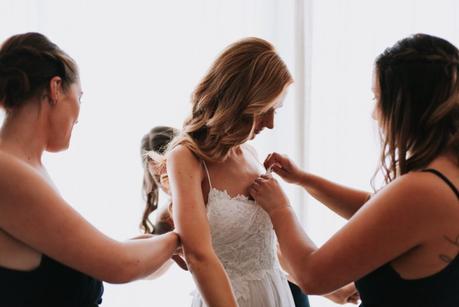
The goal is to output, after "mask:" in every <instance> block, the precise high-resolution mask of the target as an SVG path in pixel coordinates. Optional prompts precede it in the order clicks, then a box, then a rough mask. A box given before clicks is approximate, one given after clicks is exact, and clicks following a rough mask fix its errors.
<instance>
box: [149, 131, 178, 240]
mask: <svg viewBox="0 0 459 307" xmlns="http://www.w3.org/2000/svg"><path fill="white" fill-rule="evenodd" d="M177 134H178V130H177V129H175V128H172V127H165V126H158V127H154V128H153V129H151V130H150V132H149V133H147V134H146V135H145V136H144V137H143V138H142V142H141V146H140V151H141V157H142V165H143V169H144V177H143V193H144V198H145V210H144V212H143V215H142V221H141V223H140V227H141V229H142V230H143V231H144V232H145V233H154V232H155V226H154V224H153V223H152V222H151V221H150V219H149V217H150V214H151V213H153V211H155V210H156V209H157V208H158V201H159V184H160V178H159V176H157V175H155V176H152V174H151V173H150V170H149V163H161V161H154V160H153V158H152V157H151V155H149V153H153V154H155V155H158V156H162V155H163V154H164V152H165V151H166V149H167V146H168V145H169V143H170V142H171V141H172V139H173V138H174V137H175V136H176V135H177ZM162 164H164V163H162Z"/></svg>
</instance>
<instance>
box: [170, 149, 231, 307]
mask: <svg viewBox="0 0 459 307" xmlns="http://www.w3.org/2000/svg"><path fill="white" fill-rule="evenodd" d="M167 170H168V175H169V184H170V189H171V193H172V203H173V208H172V209H173V210H172V211H173V215H174V223H175V227H176V231H177V232H178V233H179V235H180V238H181V240H182V244H183V249H184V253H185V258H186V260H187V263H188V268H189V269H190V271H191V273H192V275H193V278H194V279H195V281H196V284H197V286H198V288H199V290H200V293H201V295H202V297H203V299H204V301H205V302H206V304H207V305H208V306H211V307H215V306H222V307H228V306H237V303H236V300H235V298H234V296H233V292H232V289H231V285H230V282H229V279H228V276H227V275H226V272H225V270H224V268H223V266H222V264H221V263H220V260H219V259H218V257H217V256H216V254H215V252H214V249H213V247H212V240H211V236H210V228H209V224H208V220H207V215H206V208H205V204H204V197H203V194H202V188H201V182H202V180H203V178H204V177H203V176H204V174H203V170H202V166H201V163H200V162H199V161H198V160H197V159H196V157H195V156H194V155H193V154H192V153H191V151H190V150H188V149H187V148H186V147H184V146H178V147H176V148H175V149H174V150H172V152H170V154H169V155H168V158H167Z"/></svg>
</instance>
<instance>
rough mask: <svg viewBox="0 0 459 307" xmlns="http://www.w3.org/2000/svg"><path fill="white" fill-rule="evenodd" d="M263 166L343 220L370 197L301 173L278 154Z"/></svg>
mask: <svg viewBox="0 0 459 307" xmlns="http://www.w3.org/2000/svg"><path fill="white" fill-rule="evenodd" d="M264 165H265V168H266V169H268V168H269V167H270V166H271V165H272V170H273V171H274V172H275V173H277V174H278V175H279V176H281V177H282V178H283V179H284V180H285V181H287V182H290V183H295V184H298V185H300V186H302V187H303V188H304V189H306V191H308V193H309V194H311V195H312V196H313V197H314V198H315V199H317V200H318V201H319V202H321V203H322V204H324V205H325V206H327V207H328V208H329V209H331V210H332V211H334V212H335V213H337V214H339V215H340V216H342V217H343V218H345V219H350V218H351V217H352V216H353V215H354V213H356V212H357V211H358V210H359V209H360V208H361V207H362V206H363V204H365V203H366V202H367V201H368V199H369V198H370V195H371V194H370V193H369V192H365V191H360V190H356V189H352V188H348V187H345V186H342V185H339V184H336V183H334V182H331V181H328V180H326V179H324V178H321V177H319V176H315V175H312V174H310V173H306V172H303V171H302V170H300V169H299V168H298V167H297V166H296V165H295V164H294V163H293V162H292V161H291V160H290V159H288V158H287V157H286V156H282V155H280V154H278V153H272V154H270V155H269V156H268V157H267V159H266V161H265V162H264Z"/></svg>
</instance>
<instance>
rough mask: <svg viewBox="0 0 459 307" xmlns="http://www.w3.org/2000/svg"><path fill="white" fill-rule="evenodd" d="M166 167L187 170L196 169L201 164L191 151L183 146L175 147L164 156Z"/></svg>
mask: <svg viewBox="0 0 459 307" xmlns="http://www.w3.org/2000/svg"><path fill="white" fill-rule="evenodd" d="M166 160H167V165H168V167H170V166H174V167H180V168H187V169H197V168H200V167H201V162H200V161H199V159H198V158H197V157H196V155H195V154H194V153H193V151H192V150H191V149H190V148H188V147H187V146H185V145H182V144H180V145H177V146H176V147H174V148H173V149H172V150H171V151H169V152H168V153H167V155H166Z"/></svg>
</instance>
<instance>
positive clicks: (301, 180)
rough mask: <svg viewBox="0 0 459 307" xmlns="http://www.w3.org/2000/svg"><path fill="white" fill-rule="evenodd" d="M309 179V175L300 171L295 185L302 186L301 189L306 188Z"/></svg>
mask: <svg viewBox="0 0 459 307" xmlns="http://www.w3.org/2000/svg"><path fill="white" fill-rule="evenodd" d="M309 179H310V174H308V173H306V172H304V171H300V172H299V173H298V176H297V182H296V184H298V185H300V186H302V187H305V188H306V187H307V186H308V183H309Z"/></svg>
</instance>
